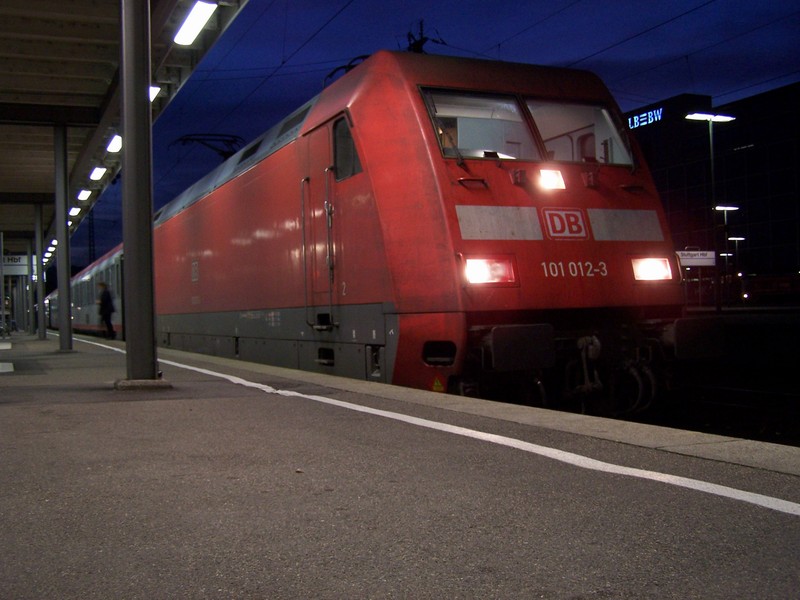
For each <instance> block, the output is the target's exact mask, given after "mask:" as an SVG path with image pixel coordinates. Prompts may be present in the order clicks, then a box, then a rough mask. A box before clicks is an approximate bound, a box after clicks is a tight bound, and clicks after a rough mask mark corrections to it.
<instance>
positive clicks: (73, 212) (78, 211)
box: [69, 206, 81, 217]
mask: <svg viewBox="0 0 800 600" xmlns="http://www.w3.org/2000/svg"><path fill="white" fill-rule="evenodd" d="M79 214H81V209H80V208H78V207H77V206H73V207H72V208H70V209H69V216H70V217H77V216H78V215H79Z"/></svg>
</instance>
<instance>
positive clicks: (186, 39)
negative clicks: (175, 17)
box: [174, 2, 217, 46]
mask: <svg viewBox="0 0 800 600" xmlns="http://www.w3.org/2000/svg"><path fill="white" fill-rule="evenodd" d="M215 10H217V5H216V3H212V2H196V3H195V5H194V6H193V7H192V10H191V11H189V16H187V17H186V20H185V21H184V22H183V25H181V28H180V29H179V30H178V33H176V34H175V38H174V41H175V43H176V44H178V45H180V46H191V44H192V42H194V40H195V38H197V36H198V35H200V32H201V31H202V30H203V27H205V26H206V23H208V20H209V19H210V18H211V15H213V14H214V11H215Z"/></svg>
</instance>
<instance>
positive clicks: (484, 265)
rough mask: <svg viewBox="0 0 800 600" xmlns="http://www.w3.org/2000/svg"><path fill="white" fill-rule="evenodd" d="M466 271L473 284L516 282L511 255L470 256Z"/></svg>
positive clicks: (468, 279)
mask: <svg viewBox="0 0 800 600" xmlns="http://www.w3.org/2000/svg"><path fill="white" fill-rule="evenodd" d="M464 273H465V275H466V277H467V281H469V282H470V283H472V284H481V283H515V282H516V280H517V276H516V273H515V272H514V262H513V261H512V260H511V257H509V256H505V257H498V258H468V259H467V260H466V268H465V269H464Z"/></svg>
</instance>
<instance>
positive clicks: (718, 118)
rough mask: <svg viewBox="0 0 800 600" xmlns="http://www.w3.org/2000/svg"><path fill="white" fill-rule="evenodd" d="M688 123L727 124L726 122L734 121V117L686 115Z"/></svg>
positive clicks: (705, 114) (706, 114) (703, 114)
mask: <svg viewBox="0 0 800 600" xmlns="http://www.w3.org/2000/svg"><path fill="white" fill-rule="evenodd" d="M686 118H687V119H689V120H690V121H713V122H714V123H727V122H728V121H735V120H736V117H732V116H730V115H711V114H708V113H692V114H690V115H686Z"/></svg>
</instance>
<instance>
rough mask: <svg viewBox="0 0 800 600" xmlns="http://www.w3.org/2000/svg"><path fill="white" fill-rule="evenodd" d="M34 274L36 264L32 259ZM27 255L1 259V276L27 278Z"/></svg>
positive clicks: (10, 255)
mask: <svg viewBox="0 0 800 600" xmlns="http://www.w3.org/2000/svg"><path fill="white" fill-rule="evenodd" d="M33 268H34V272H35V271H36V263H35V259H34V267H33ZM28 274H29V273H28V255H27V254H9V255H6V256H4V257H3V275H4V276H6V277H12V276H23V277H27V276H28Z"/></svg>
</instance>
